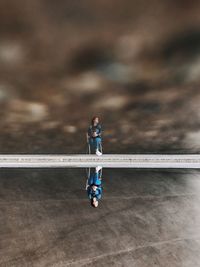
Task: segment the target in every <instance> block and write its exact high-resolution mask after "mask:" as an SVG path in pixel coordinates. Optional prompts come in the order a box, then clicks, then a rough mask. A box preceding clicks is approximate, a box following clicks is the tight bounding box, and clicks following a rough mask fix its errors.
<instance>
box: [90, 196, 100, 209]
mask: <svg viewBox="0 0 200 267" xmlns="http://www.w3.org/2000/svg"><path fill="white" fill-rule="evenodd" d="M91 205H92V207H94V208H97V207H98V205H99V202H98V200H97V199H96V197H94V198H92V199H91Z"/></svg>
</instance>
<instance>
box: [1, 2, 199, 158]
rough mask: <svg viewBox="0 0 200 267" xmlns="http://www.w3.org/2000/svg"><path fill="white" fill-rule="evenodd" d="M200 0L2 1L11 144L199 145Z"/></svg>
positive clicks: (4, 128) (6, 141)
mask: <svg viewBox="0 0 200 267" xmlns="http://www.w3.org/2000/svg"><path fill="white" fill-rule="evenodd" d="M199 11H200V3H199V1H194V0H193V1H186V0H176V1H172V0H166V1H158V0H157V1H156V0H154V1H151V2H149V1H144V0H134V1H133V0H130V1H128V0H127V1H119V0H109V1H105V0H99V1H63V0H60V1H53V0H49V1H47V0H41V1H39V0H34V1H33V0H32V1H31V0H18V1H14V0H4V1H3V0H1V1H0V104H1V121H0V123H1V131H0V152H1V153H14V152H19V153H26V152H27V153H48V152H50V153H84V152H85V131H86V129H87V127H88V123H89V120H90V118H91V117H92V116H93V115H98V116H100V118H101V119H102V124H103V127H104V129H105V133H104V151H105V152H106V153H109V152H110V153H112V152H113V153H114V152H115V153H123V152H124V153H139V152H146V153H151V152H152V153H154V152H168V153H173V152H178V153H179V152H180V153H181V152H188V153H190V152H199V148H200V144H199V136H200V122H199V118H200V107H199V101H200V91H199V83H200V16H199Z"/></svg>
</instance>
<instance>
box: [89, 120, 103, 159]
mask: <svg viewBox="0 0 200 267" xmlns="http://www.w3.org/2000/svg"><path fill="white" fill-rule="evenodd" d="M101 133H102V130H101V125H100V123H99V118H98V117H93V118H92V121H91V125H90V126H89V128H88V132H87V140H88V142H89V144H90V146H91V148H92V150H94V151H95V153H96V155H97V156H101V155H102V152H101V151H100V145H101Z"/></svg>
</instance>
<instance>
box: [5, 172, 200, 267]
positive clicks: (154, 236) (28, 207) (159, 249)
mask: <svg viewBox="0 0 200 267" xmlns="http://www.w3.org/2000/svg"><path fill="white" fill-rule="evenodd" d="M95 172H96V169H91V170H90V172H89V169H86V170H85V169H51V170H49V169H7V170H1V173H0V234H1V240H0V244H1V250H0V253H1V257H0V266H20V267H21V266H92V265H93V266H110V265H111V264H113V265H114V266H118V265H117V263H118V261H119V259H120V263H122V264H124V265H125V266H137V267H138V266H139V267H140V266H154V265H155V266H156V264H158V266H165V267H166V266H198V265H199V260H200V256H199V255H200V253H199V251H200V195H199V193H200V172H199V171H198V170H183V169H177V170H176V169H173V170H168V169H163V170H158V169H154V170H152V169H151V170H148V169H146V170H141V169H137V170H136V169H103V170H99V177H98V178H100V181H101V187H102V191H101V198H100V199H99V205H98V207H97V208H93V207H92V206H91V201H90V199H89V197H88V192H87V190H86V189H87V185H88V178H90V174H92V173H93V174H94V175H95ZM133 263H134V264H135V263H137V265H133ZM59 264H60V265H59ZM119 266H121V265H119Z"/></svg>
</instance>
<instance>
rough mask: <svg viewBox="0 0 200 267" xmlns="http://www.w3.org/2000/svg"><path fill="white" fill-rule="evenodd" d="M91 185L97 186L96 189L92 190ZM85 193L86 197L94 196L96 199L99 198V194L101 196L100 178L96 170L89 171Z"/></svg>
mask: <svg viewBox="0 0 200 267" xmlns="http://www.w3.org/2000/svg"><path fill="white" fill-rule="evenodd" d="M93 185H96V186H97V189H96V191H94V190H93V189H92V186H93ZM87 194H88V197H89V198H90V199H91V198H94V197H96V198H97V199H100V198H101V196H102V187H101V180H100V172H98V173H97V172H94V171H93V172H91V173H90V177H89V179H88V188H87Z"/></svg>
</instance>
